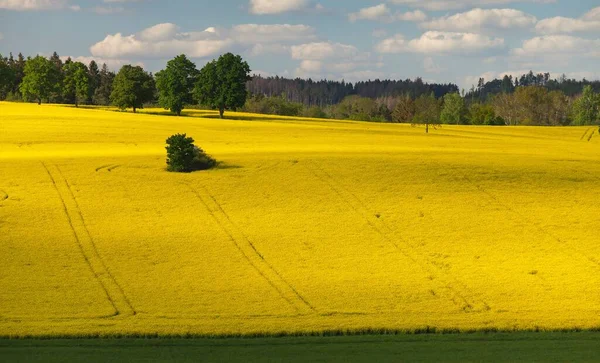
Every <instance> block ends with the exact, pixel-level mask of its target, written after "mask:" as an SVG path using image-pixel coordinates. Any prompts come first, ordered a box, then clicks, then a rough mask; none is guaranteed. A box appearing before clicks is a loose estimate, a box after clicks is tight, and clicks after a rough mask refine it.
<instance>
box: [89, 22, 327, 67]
mask: <svg viewBox="0 0 600 363" xmlns="http://www.w3.org/2000/svg"><path fill="white" fill-rule="evenodd" d="M315 37H316V35H315V30H314V28H312V27H309V26H306V25H289V24H273V25H258V24H243V25H237V26H234V27H233V28H230V29H225V28H214V27H210V28H207V29H205V30H204V31H195V32H182V31H181V30H180V28H179V27H178V26H177V25H175V24H172V23H163V24H157V25H155V26H152V27H150V28H147V29H144V30H142V31H141V32H139V33H137V34H131V35H123V34H121V33H117V34H114V35H107V36H106V38H104V40H102V41H100V42H98V43H96V44H94V45H92V47H91V48H90V51H91V53H92V55H94V56H99V57H106V58H123V57H142V58H168V57H172V56H175V55H177V54H181V53H185V54H187V55H188V56H190V57H192V58H203V57H209V56H213V55H216V54H218V53H222V52H224V51H225V50H229V49H232V48H234V47H236V48H242V49H248V50H250V52H251V54H253V55H258V54H260V53H259V52H261V51H272V50H274V49H279V50H287V49H288V48H286V46H285V44H287V43H294V42H295V43H299V42H302V41H306V40H311V39H314V38H315ZM278 43H282V44H278Z"/></svg>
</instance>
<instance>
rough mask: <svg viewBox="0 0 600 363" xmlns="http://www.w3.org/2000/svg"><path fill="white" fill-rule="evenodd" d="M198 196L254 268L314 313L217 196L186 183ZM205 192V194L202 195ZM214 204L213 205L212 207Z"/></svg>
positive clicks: (281, 292) (294, 302)
mask: <svg viewBox="0 0 600 363" xmlns="http://www.w3.org/2000/svg"><path fill="white" fill-rule="evenodd" d="M185 185H186V186H187V187H188V188H189V189H190V191H191V192H192V193H193V194H194V195H195V196H196V198H197V199H198V200H199V201H200V202H201V203H202V205H203V206H204V207H205V209H206V210H207V211H208V213H209V215H210V216H211V217H212V219H213V220H214V221H215V223H216V224H217V225H218V226H219V227H220V228H221V230H223V232H224V233H225V234H226V235H227V237H228V238H229V240H230V241H231V242H232V243H233V244H234V245H235V247H236V248H237V250H238V251H239V252H240V253H241V254H242V256H243V257H244V259H245V260H246V261H247V262H248V264H250V266H252V268H253V269H254V270H256V271H257V272H258V274H259V275H260V276H262V277H263V278H264V279H265V280H266V281H267V283H268V284H269V285H271V287H273V288H274V289H275V290H276V291H277V293H278V294H279V295H280V296H281V297H282V298H283V299H284V300H285V301H287V302H288V303H289V304H290V305H291V306H292V307H294V308H295V309H296V310H297V311H298V312H300V313H312V312H315V311H316V309H315V308H314V307H313V306H312V305H311V304H310V303H309V302H308V301H307V300H306V299H305V298H304V297H303V296H302V295H300V293H298V291H297V289H296V288H295V287H294V286H293V285H291V284H290V283H289V282H288V281H286V280H285V279H284V278H283V277H282V276H281V274H280V273H279V272H278V271H277V270H276V269H275V268H274V267H273V266H272V265H271V264H270V263H269V262H268V261H267V260H266V259H265V258H264V256H263V255H262V254H261V253H260V252H259V251H258V249H257V248H256V246H255V245H254V244H253V243H252V242H250V240H248V238H247V237H246V236H245V235H244V234H243V233H242V232H241V230H240V228H239V227H237V225H236V224H235V223H233V221H232V220H231V218H230V217H229V215H228V214H227V213H226V212H225V210H223V208H222V207H221V205H220V204H219V203H218V202H217V200H216V198H215V197H214V196H213V195H212V194H210V192H208V190H206V188H204V187H201V189H203V190H202V191H199V190H197V189H195V188H194V187H192V186H191V185H189V184H185ZM202 194H205V195H202ZM211 204H212V207H211Z"/></svg>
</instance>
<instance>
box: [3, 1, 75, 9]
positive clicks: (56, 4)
mask: <svg viewBox="0 0 600 363" xmlns="http://www.w3.org/2000/svg"><path fill="white" fill-rule="evenodd" d="M0 9H5V10H15V11H35V10H60V9H70V10H73V11H79V10H80V9H81V8H80V7H79V6H78V5H73V6H69V4H68V1H67V0H0Z"/></svg>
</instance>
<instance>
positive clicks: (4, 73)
mask: <svg viewBox="0 0 600 363" xmlns="http://www.w3.org/2000/svg"><path fill="white" fill-rule="evenodd" d="M14 79H15V72H14V70H13V68H12V67H11V66H10V65H9V63H8V58H5V57H3V56H2V55H1V54H0V100H4V99H6V96H7V95H8V93H9V92H11V89H12V85H13V82H14Z"/></svg>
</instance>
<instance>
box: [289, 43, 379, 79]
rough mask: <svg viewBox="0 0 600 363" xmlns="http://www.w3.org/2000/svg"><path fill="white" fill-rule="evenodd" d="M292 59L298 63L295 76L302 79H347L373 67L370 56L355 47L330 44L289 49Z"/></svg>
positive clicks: (314, 44)
mask: <svg viewBox="0 0 600 363" xmlns="http://www.w3.org/2000/svg"><path fill="white" fill-rule="evenodd" d="M290 54H291V56H292V59H297V60H299V61H300V64H299V66H298V68H296V71H295V73H294V74H295V76H296V77H304V78H316V79H320V78H329V79H344V78H345V79H349V78H350V77H356V76H357V75H358V74H359V73H360V72H366V71H367V69H366V68H371V67H372V66H374V64H373V62H372V61H371V59H370V54H368V53H364V52H361V51H359V50H358V49H357V48H356V47H355V46H353V45H348V44H341V43H331V42H313V43H306V44H300V45H295V46H292V47H291V48H290Z"/></svg>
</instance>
